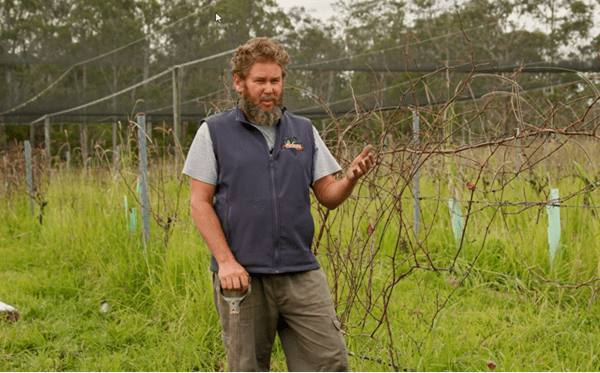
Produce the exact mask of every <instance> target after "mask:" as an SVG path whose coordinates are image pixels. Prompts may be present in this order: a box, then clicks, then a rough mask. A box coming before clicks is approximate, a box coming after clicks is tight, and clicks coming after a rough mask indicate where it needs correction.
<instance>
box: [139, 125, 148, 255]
mask: <svg viewBox="0 0 600 373" xmlns="http://www.w3.org/2000/svg"><path fill="white" fill-rule="evenodd" d="M138 140H139V147H140V192H141V199H142V239H143V243H144V248H145V247H146V243H147V241H148V238H149V237H150V213H149V208H150V202H149V200H148V160H147V156H146V117H145V116H143V115H139V116H138Z"/></svg>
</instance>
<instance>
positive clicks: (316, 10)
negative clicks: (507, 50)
mask: <svg viewBox="0 0 600 373" xmlns="http://www.w3.org/2000/svg"><path fill="white" fill-rule="evenodd" d="M336 1H337V0H275V2H277V3H278V4H279V6H280V7H282V8H283V9H284V11H286V12H288V11H289V10H290V9H291V8H292V7H294V6H303V7H304V8H306V10H307V12H308V13H310V14H312V15H313V16H314V17H316V18H319V19H321V20H322V21H327V20H328V19H329V18H331V17H335V16H336V11H335V10H334V8H333V7H332V4H334V3H336ZM462 2H463V1H462V0H435V3H436V5H437V6H438V7H440V8H453V7H454V5H455V3H459V4H460V3H462ZM584 2H585V3H590V2H591V3H593V0H584ZM407 3H410V1H407ZM596 9H600V4H598V5H596ZM595 16H596V17H595V18H596V22H594V26H593V28H592V30H590V31H591V32H590V34H591V35H592V36H595V35H598V34H599V33H600V11H597V12H596V13H595ZM509 19H510V20H512V21H514V22H515V23H516V24H517V27H518V28H523V29H525V30H527V31H531V32H532V31H535V30H536V29H539V30H541V31H543V32H546V33H548V32H549V31H550V30H549V29H546V27H544V26H541V25H539V24H536V22H535V21H532V20H528V19H524V18H519V17H516V16H511V17H510V18H509ZM408 21H409V20H408ZM567 49H568V48H567Z"/></svg>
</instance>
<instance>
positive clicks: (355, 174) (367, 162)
mask: <svg viewBox="0 0 600 373" xmlns="http://www.w3.org/2000/svg"><path fill="white" fill-rule="evenodd" d="M372 149H373V147H372V146H371V145H367V146H365V148H364V149H363V151H362V152H361V153H360V154H359V155H358V157H356V158H355V159H354V161H353V162H352V164H351V165H350V168H349V169H348V173H347V174H346V177H347V178H348V179H349V180H350V181H351V182H356V181H358V179H359V178H360V177H361V176H364V175H365V174H366V173H367V172H369V170H370V169H371V167H373V165H374V164H375V159H374V158H373V155H372V154H369V153H370V152H371V150H372Z"/></svg>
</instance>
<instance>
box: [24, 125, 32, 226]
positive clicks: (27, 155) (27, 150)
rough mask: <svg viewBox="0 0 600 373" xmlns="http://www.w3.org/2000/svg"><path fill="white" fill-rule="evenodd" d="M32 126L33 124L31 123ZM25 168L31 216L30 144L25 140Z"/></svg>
mask: <svg viewBox="0 0 600 373" xmlns="http://www.w3.org/2000/svg"><path fill="white" fill-rule="evenodd" d="M32 126H33V125H32ZM25 165H26V167H25V169H26V170H27V194H28V195H29V207H30V209H31V216H33V196H32V195H33V179H32V177H31V146H30V145H29V141H27V140H25Z"/></svg>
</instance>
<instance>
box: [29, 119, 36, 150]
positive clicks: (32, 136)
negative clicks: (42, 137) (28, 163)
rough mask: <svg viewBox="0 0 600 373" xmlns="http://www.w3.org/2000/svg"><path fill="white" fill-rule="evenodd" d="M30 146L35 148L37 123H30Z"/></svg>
mask: <svg viewBox="0 0 600 373" xmlns="http://www.w3.org/2000/svg"><path fill="white" fill-rule="evenodd" d="M29 147H30V148H35V124H33V123H31V124H30V125H29Z"/></svg>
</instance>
